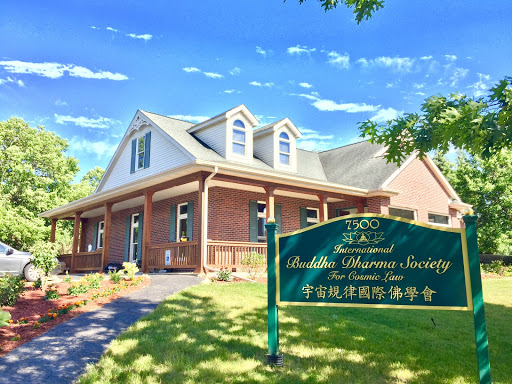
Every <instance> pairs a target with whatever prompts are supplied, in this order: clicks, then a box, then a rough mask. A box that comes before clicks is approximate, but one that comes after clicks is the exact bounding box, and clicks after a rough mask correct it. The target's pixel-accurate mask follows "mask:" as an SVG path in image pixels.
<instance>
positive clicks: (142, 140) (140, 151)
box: [135, 135, 146, 171]
mask: <svg viewBox="0 0 512 384" xmlns="http://www.w3.org/2000/svg"><path fill="white" fill-rule="evenodd" d="M145 152H146V136H145V135H143V136H141V137H139V138H137V147H136V152H135V170H136V171H138V170H139V169H144V157H145Z"/></svg>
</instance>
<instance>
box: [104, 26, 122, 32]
mask: <svg viewBox="0 0 512 384" xmlns="http://www.w3.org/2000/svg"><path fill="white" fill-rule="evenodd" d="M106 29H107V30H108V31H112V32H116V33H117V32H119V29H115V28H112V27H107V28H106Z"/></svg>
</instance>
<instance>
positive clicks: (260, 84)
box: [249, 81, 274, 88]
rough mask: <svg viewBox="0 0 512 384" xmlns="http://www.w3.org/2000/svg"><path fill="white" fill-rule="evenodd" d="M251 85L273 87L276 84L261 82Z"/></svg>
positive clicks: (254, 82) (252, 82) (253, 82)
mask: <svg viewBox="0 0 512 384" xmlns="http://www.w3.org/2000/svg"><path fill="white" fill-rule="evenodd" d="M249 84H250V85H254V86H255V87H268V88H270V87H273V86H274V83H260V82H259V81H251V82H250V83H249Z"/></svg>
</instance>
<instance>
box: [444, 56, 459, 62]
mask: <svg viewBox="0 0 512 384" xmlns="http://www.w3.org/2000/svg"><path fill="white" fill-rule="evenodd" d="M444 57H445V59H446V60H448V61H455V60H457V56H455V55H444Z"/></svg>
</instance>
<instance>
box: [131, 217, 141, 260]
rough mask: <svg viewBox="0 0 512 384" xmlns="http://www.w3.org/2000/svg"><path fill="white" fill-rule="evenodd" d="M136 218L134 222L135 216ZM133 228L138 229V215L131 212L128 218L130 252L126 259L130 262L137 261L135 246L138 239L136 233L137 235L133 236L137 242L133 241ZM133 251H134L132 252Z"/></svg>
mask: <svg viewBox="0 0 512 384" xmlns="http://www.w3.org/2000/svg"><path fill="white" fill-rule="evenodd" d="M136 217H137V218H138V220H137V222H136V223H135V218H136ZM135 228H137V229H140V228H141V227H140V215H139V214H138V213H133V214H132V216H131V219H130V254H129V256H128V261H129V262H130V263H136V262H137V246H138V241H139V236H138V233H137V237H136V238H135V239H136V240H137V242H133V233H134V232H135ZM134 252H135V253H134Z"/></svg>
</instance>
